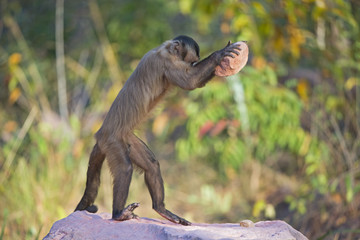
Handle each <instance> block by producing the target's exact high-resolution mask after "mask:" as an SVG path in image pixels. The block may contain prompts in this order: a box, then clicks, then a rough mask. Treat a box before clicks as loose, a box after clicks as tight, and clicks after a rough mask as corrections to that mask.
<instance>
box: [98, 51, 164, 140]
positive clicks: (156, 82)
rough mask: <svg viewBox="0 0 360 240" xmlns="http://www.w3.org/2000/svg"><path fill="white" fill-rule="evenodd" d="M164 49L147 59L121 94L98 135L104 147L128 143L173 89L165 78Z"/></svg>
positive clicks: (139, 66)
mask: <svg viewBox="0 0 360 240" xmlns="http://www.w3.org/2000/svg"><path fill="white" fill-rule="evenodd" d="M162 48H163V45H161V46H160V47H158V48H155V49H153V50H151V51H149V52H148V53H147V54H145V55H144V57H143V58H142V59H141V61H140V62H139V65H138V66H137V68H136V69H135V71H134V72H133V73H132V75H131V76H130V77H129V79H128V80H127V81H126V83H125V84H124V86H123V88H122V89H121V90H120V92H119V93H118V95H117V97H116V99H115V100H114V102H113V103H112V105H111V107H110V110H109V112H108V113H107V115H106V117H105V120H104V122H103V124H102V126H101V128H100V129H99V131H98V132H97V133H96V134H95V138H96V140H97V141H98V143H99V145H100V146H101V145H103V144H102V142H103V143H105V142H109V141H112V140H126V138H127V136H128V135H129V134H132V130H133V129H134V128H135V127H136V126H137V125H138V124H140V123H141V121H143V120H144V119H146V117H147V115H148V113H149V112H150V111H151V109H152V108H153V107H154V106H155V105H156V103H157V102H158V101H159V100H160V99H161V98H162V97H163V95H164V94H165V92H166V91H167V89H168V88H169V87H170V84H169V83H168V81H167V80H166V79H165V78H164V74H163V73H164V69H163V68H164V64H163V61H164V60H162V58H161V56H160V52H161V50H162Z"/></svg>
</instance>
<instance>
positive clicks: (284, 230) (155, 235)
mask: <svg viewBox="0 0 360 240" xmlns="http://www.w3.org/2000/svg"><path fill="white" fill-rule="evenodd" d="M241 225H242V226H241ZM241 225H240V224H239V223H223V224H206V223H193V224H192V225H191V226H182V225H178V224H174V223H171V222H169V221H165V220H156V219H150V218H140V219H138V220H129V221H124V222H118V221H114V220H111V215H110V214H108V213H100V214H92V213H88V212H86V211H78V212H74V213H72V214H70V215H69V216H68V217H66V218H64V219H61V220H59V221H57V222H55V223H54V225H53V226H52V227H51V229H50V232H49V233H48V234H47V235H46V236H45V238H44V239H45V240H50V239H57V240H60V239H61V240H67V239H77V240H81V239H87V240H88V239H103V240H105V239H137V240H138V239H154V240H156V239H160V240H161V239H197V240H198V239H206V240H212V239H221V240H225V239H247V240H249V239H258V240H260V239H261V240H267V239H272V240H275V239H281V240H290V239H293V240H295V239H296V240H305V239H307V238H306V237H305V236H304V235H302V234H301V233H300V232H298V231H297V230H295V229H294V228H292V227H291V226H290V225H289V224H287V223H285V222H283V221H279V220H275V221H263V222H257V223H255V224H252V222H251V221H244V222H243V223H242V224H241Z"/></svg>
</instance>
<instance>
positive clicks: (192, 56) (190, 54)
mask: <svg viewBox="0 0 360 240" xmlns="http://www.w3.org/2000/svg"><path fill="white" fill-rule="evenodd" d="M185 48H186V53H185V56H184V58H183V61H185V62H188V63H191V64H194V63H196V62H198V61H199V60H200V58H199V56H197V54H196V51H195V49H193V48H192V47H190V46H188V45H185Z"/></svg>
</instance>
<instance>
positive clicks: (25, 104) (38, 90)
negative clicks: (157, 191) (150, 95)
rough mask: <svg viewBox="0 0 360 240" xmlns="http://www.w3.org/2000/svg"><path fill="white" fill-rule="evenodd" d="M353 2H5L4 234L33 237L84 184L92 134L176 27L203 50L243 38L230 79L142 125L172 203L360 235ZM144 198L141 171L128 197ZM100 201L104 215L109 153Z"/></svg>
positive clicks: (217, 215) (229, 216) (204, 216)
mask: <svg viewBox="0 0 360 240" xmlns="http://www.w3.org/2000/svg"><path fill="white" fill-rule="evenodd" d="M359 23H360V3H359V1H357V0H348V1H341V0H334V1H330V0H301V1H300V0H299V1H291V0H283V1H271V0H259V1H235V0H227V1H220V0H215V1H211V0H200V1H198V0H180V1H173V0H152V1H150V0H149V1H140V0H118V1H115V0H103V1H95V0H90V1H85V0H81V1H65V2H64V1H63V0H53V1H39V0H34V1H27V0H0V84H1V88H0V106H1V107H0V126H1V128H0V145H1V149H0V239H39V238H42V237H44V236H45V234H46V233H47V232H48V231H49V230H50V227H51V226H52V224H53V223H54V221H56V220H58V219H61V218H64V217H66V216H67V215H68V214H70V213H71V212H72V211H73V210H74V208H75V206H76V205H77V203H78V201H79V200H80V198H81V196H82V193H83V191H84V187H85V181H86V168H87V164H88V157H89V154H90V151H91V149H92V146H93V145H94V143H95V141H94V138H93V136H94V133H95V132H96V131H97V130H98V128H99V127H100V125H101V123H102V121H103V119H104V116H105V114H106V112H107V111H108V109H109V107H110V105H111V103H112V101H113V100H114V98H115V97H116V95H117V93H118V91H119V90H120V89H121V87H122V85H123V84H124V82H125V81H126V79H127V78H128V77H129V76H130V74H131V73H132V72H133V71H134V69H135V68H136V66H137V64H138V62H139V60H140V59H141V57H142V56H143V55H144V54H145V53H146V52H148V51H149V50H151V49H152V48H155V47H157V46H158V45H160V44H161V43H162V42H163V41H165V40H168V39H172V38H174V37H176V36H177V35H180V34H186V35H189V36H191V37H193V38H194V39H195V40H196V41H197V42H198V43H199V45H200V48H201V51H200V55H201V57H202V58H204V57H206V56H207V55H209V54H210V53H211V52H213V51H215V50H218V49H221V48H223V47H224V46H225V45H226V43H227V41H228V40H232V41H233V42H235V41H239V40H246V41H248V44H249V47H250V52H251V54H250V55H251V56H250V57H249V61H248V64H247V65H246V67H245V68H244V69H243V70H242V71H241V72H240V73H239V74H237V75H236V76H234V77H230V78H227V79H226V78H219V77H217V78H214V79H213V80H212V81H211V82H210V83H208V84H207V85H206V87H204V88H201V89H197V90H194V91H191V92H187V91H184V90H181V89H176V90H174V91H172V92H171V93H170V94H169V95H168V96H167V98H166V99H165V101H163V102H162V103H161V104H160V105H159V107H157V109H156V110H155V111H154V112H153V113H152V114H151V115H150V116H149V120H148V121H146V122H145V123H144V124H143V126H141V127H140V128H139V129H138V130H137V132H136V133H137V135H138V136H140V137H141V138H142V139H144V140H145V141H146V142H147V143H148V145H149V146H150V148H151V149H152V150H153V151H154V153H155V155H156V156H157V158H158V159H159V161H160V164H161V167H162V173H163V178H164V181H165V192H166V203H167V207H168V208H169V209H170V210H172V211H174V212H175V213H177V214H179V215H180V216H182V217H184V218H186V219H188V220H190V221H193V222H208V223H225V222H238V221H240V220H243V219H251V220H253V221H254V222H255V221H261V220H271V219H280V220H284V221H286V222H288V223H289V224H291V225H292V226H293V227H295V228H296V229H298V230H300V231H301V232H302V233H304V234H305V235H306V236H307V237H309V238H310V239H357V237H359V235H360V217H359V216H360V193H359V192H360V162H359V154H360V132H359V119H360V118H359V114H360V112H359V106H360V98H359V96H358V94H359V92H357V91H359V79H360V64H359V61H360V32H359ZM134 201H137V202H140V203H141V206H140V207H139V208H138V209H137V210H136V213H137V214H138V215H140V216H141V217H152V218H160V216H159V215H157V214H156V213H155V212H154V211H153V210H152V209H151V199H150V195H149V194H148V191H147V189H146V186H145V184H144V181H143V175H140V174H137V173H135V174H134V175H133V181H132V184H131V188H130V196H129V199H128V202H129V203H131V202H134ZM96 204H97V205H98V206H99V209H100V212H111V205H112V180H111V177H110V173H109V171H108V169H107V166H105V169H103V171H102V184H101V186H100V192H99V196H98V198H97V201H96Z"/></svg>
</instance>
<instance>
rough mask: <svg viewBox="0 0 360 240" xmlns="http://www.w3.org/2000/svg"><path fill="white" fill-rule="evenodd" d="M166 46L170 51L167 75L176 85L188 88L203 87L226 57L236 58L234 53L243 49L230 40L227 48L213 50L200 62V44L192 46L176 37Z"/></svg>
mask: <svg viewBox="0 0 360 240" xmlns="http://www.w3.org/2000/svg"><path fill="white" fill-rule="evenodd" d="M180 39H181V38H180ZM196 46H197V44H196ZM166 48H167V49H168V52H169V53H170V56H169V58H170V59H169V60H168V61H165V77H166V78H167V79H168V81H170V82H171V83H173V84H174V85H177V86H179V87H181V88H183V89H186V90H193V89H195V88H199V87H203V86H204V85H205V84H206V83H207V82H208V81H209V80H210V79H211V78H213V77H214V76H215V74H214V72H215V68H216V66H218V65H219V64H220V63H221V60H222V59H223V58H224V57H226V56H230V57H232V58H234V57H235V55H234V54H236V55H238V54H239V52H238V51H240V50H241V49H240V47H239V46H238V45H235V44H233V45H231V44H230V42H229V43H228V45H227V46H226V47H225V48H223V49H221V50H219V51H215V52H213V53H212V54H211V55H210V56H208V57H207V58H205V59H203V60H202V61H200V62H198V60H199V56H198V51H199V48H198V46H197V48H196V47H192V46H191V45H190V44H188V43H183V42H182V41H181V40H180V41H179V40H176V39H175V40H172V41H169V43H168V45H167V47H166Z"/></svg>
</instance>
